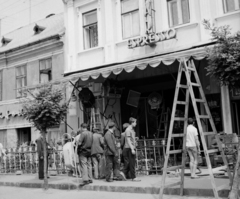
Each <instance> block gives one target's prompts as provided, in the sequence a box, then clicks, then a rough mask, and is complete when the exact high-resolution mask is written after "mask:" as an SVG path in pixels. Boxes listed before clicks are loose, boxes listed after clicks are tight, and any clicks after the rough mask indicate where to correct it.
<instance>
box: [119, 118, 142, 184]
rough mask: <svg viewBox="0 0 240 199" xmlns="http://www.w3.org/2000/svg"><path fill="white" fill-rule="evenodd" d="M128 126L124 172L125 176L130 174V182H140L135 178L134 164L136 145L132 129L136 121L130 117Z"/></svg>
mask: <svg viewBox="0 0 240 199" xmlns="http://www.w3.org/2000/svg"><path fill="white" fill-rule="evenodd" d="M129 124H130V125H129V126H128V127H127V129H126V130H125V146H124V148H125V149H124V170H123V173H124V174H125V175H127V174H128V172H129V174H130V178H131V179H132V181H135V182H138V181H141V180H139V179H138V178H136V171H135V164H136V143H135V136H136V133H135V131H134V127H135V126H136V125H137V119H135V118H133V117H130V118H129Z"/></svg>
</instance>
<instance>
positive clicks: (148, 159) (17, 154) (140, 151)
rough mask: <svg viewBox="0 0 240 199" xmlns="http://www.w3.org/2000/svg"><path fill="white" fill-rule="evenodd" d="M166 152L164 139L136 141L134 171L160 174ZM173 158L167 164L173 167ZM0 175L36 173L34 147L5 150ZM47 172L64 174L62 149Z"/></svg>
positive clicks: (52, 155)
mask: <svg viewBox="0 0 240 199" xmlns="http://www.w3.org/2000/svg"><path fill="white" fill-rule="evenodd" d="M165 151H166V139H142V140H138V141H137V148H136V171H137V173H138V174H143V175H151V174H159V173H161V169H162V167H163V164H164V156H165ZM174 161H175V159H174V158H170V161H169V164H170V165H174ZM0 168H1V170H0V173H2V174H14V173H16V172H19V171H21V172H22V173H29V174H34V173H37V172H38V155H37V152H36V147H21V148H18V149H16V148H11V149H6V155H5V156H4V157H3V160H2V163H1V167H0ZM48 168H49V169H48V170H49V171H56V174H57V175H61V174H65V173H66V172H67V170H68V169H67V168H66V166H65V164H64V158H63V152H62V147H57V148H56V150H53V152H52V153H50V154H49V156H48Z"/></svg>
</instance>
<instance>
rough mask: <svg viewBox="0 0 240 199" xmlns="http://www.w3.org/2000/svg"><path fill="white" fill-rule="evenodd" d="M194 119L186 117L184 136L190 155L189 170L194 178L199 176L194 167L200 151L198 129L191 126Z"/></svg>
mask: <svg viewBox="0 0 240 199" xmlns="http://www.w3.org/2000/svg"><path fill="white" fill-rule="evenodd" d="M193 125H194V121H193V119H192V118H189V119H188V127H187V136H186V148H187V152H188V155H189V157H190V163H189V164H190V171H191V178H192V179H196V178H199V176H197V175H196V169H197V164H198V153H200V144H199V140H198V131H197V129H196V127H194V126H193Z"/></svg>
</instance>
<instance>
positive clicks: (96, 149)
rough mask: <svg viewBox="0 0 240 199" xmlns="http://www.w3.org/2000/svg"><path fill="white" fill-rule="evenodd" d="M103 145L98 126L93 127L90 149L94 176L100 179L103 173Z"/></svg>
mask: <svg viewBox="0 0 240 199" xmlns="http://www.w3.org/2000/svg"><path fill="white" fill-rule="evenodd" d="M103 147H104V138H103V136H102V133H101V132H100V129H99V128H94V129H93V143H92V149H91V155H92V162H93V168H94V178H95V179H102V178H103V177H104V173H103V169H102V166H103Z"/></svg>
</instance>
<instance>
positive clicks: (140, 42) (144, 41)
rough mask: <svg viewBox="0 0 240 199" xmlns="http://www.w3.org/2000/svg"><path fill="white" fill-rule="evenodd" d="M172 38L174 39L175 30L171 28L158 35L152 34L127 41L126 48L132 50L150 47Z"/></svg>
mask: <svg viewBox="0 0 240 199" xmlns="http://www.w3.org/2000/svg"><path fill="white" fill-rule="evenodd" d="M173 38H176V30H175V29H172V28H171V29H169V30H166V31H162V32H158V33H154V32H153V33H149V34H147V35H144V36H141V37H137V38H134V39H129V40H128V48H130V49H132V48H137V47H142V46H146V45H151V44H154V43H157V42H160V41H165V40H169V39H173Z"/></svg>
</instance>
